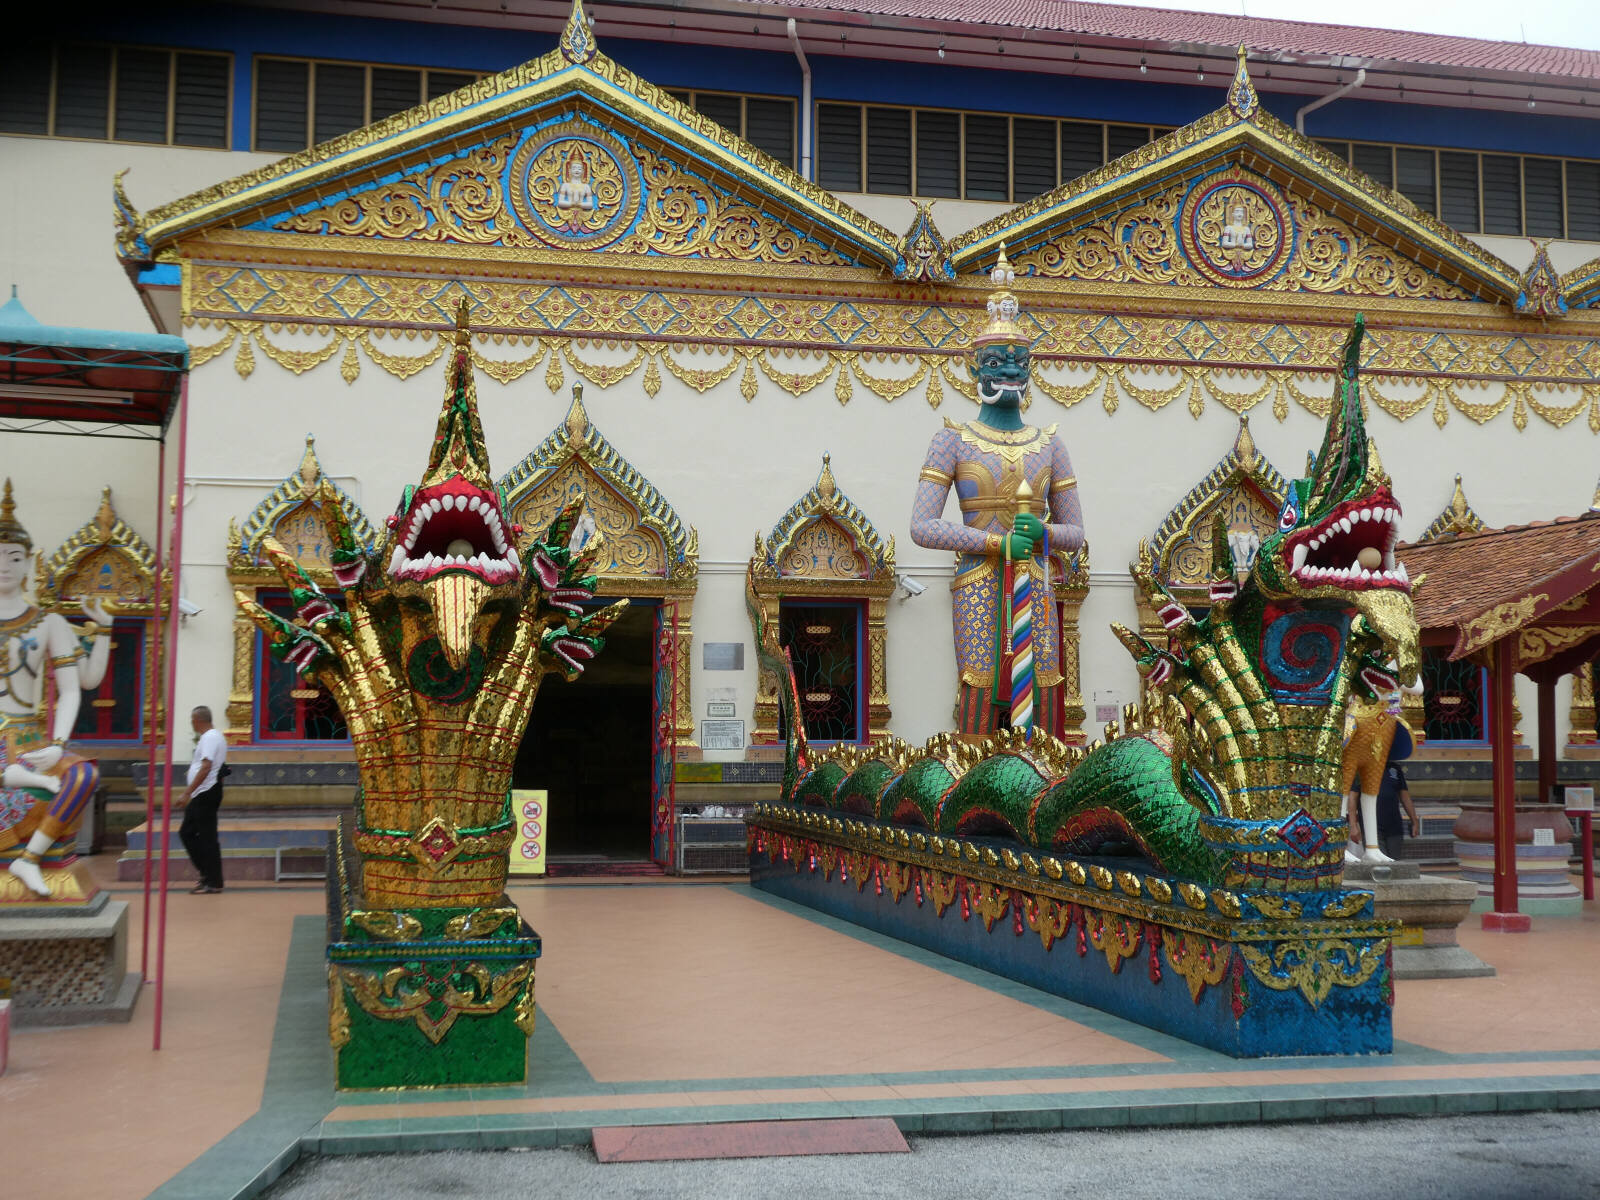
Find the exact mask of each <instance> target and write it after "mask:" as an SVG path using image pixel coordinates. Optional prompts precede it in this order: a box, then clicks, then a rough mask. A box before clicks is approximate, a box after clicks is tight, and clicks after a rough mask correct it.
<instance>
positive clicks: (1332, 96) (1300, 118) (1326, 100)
mask: <svg viewBox="0 0 1600 1200" xmlns="http://www.w3.org/2000/svg"><path fill="white" fill-rule="evenodd" d="M1366 81H1367V69H1366V68H1365V67H1362V68H1361V69H1360V70H1359V71H1357V72H1356V77H1355V78H1354V79H1352V80H1351V81H1350V82H1349V83H1347V84H1345V85H1344V86H1343V87H1342V88H1339V89H1338V90H1337V91H1333V92H1329V93H1328V94H1327V95H1326V96H1324V97H1322V99H1320V100H1313V101H1312V102H1311V103H1310V104H1308V105H1306V106H1305V107H1304V108H1302V109H1301V110H1300V111H1299V112H1297V113H1295V114H1294V131H1295V132H1296V133H1304V132H1305V131H1306V114H1307V113H1309V112H1316V111H1317V109H1319V108H1321V107H1322V106H1323V105H1324V104H1332V103H1333V102H1334V101H1335V100H1337V99H1339V97H1341V96H1348V95H1349V94H1350V93H1351V92H1353V91H1355V90H1356V89H1357V88H1358V87H1360V86H1361V85H1362V84H1363V83H1365V82H1366Z"/></svg>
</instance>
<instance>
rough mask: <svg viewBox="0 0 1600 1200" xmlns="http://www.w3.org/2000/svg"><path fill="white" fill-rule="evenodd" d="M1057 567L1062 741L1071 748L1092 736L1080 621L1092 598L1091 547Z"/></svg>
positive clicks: (1081, 548)
mask: <svg viewBox="0 0 1600 1200" xmlns="http://www.w3.org/2000/svg"><path fill="white" fill-rule="evenodd" d="M1056 565H1057V566H1058V567H1059V568H1060V572H1061V573H1060V575H1059V576H1057V577H1056V578H1055V579H1054V580H1053V582H1052V590H1053V591H1054V592H1055V597H1056V606H1057V608H1058V609H1059V610H1060V617H1061V740H1062V741H1064V742H1066V743H1067V745H1069V746H1083V745H1086V744H1087V743H1088V741H1089V735H1088V734H1087V733H1085V732H1084V728H1083V726H1084V722H1085V721H1086V720H1087V719H1088V711H1087V709H1086V708H1085V705H1084V702H1083V672H1082V668H1081V666H1080V661H1079V660H1080V654H1081V649H1082V645H1083V633H1082V630H1081V627H1080V624H1079V621H1080V616H1081V614H1082V612H1083V602H1084V601H1085V600H1087V599H1088V598H1089V543H1088V542H1084V543H1083V545H1081V546H1079V547H1078V548H1077V549H1076V550H1074V551H1073V552H1072V553H1071V554H1058V555H1056Z"/></svg>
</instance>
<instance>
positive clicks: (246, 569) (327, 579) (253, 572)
mask: <svg viewBox="0 0 1600 1200" xmlns="http://www.w3.org/2000/svg"><path fill="white" fill-rule="evenodd" d="M322 481H323V473H322V463H321V462H320V461H319V460H318V458H317V448H316V439H315V438H314V437H313V436H312V435H311V434H307V435H306V449H305V453H304V454H303V455H302V456H301V458H300V465H299V466H298V467H296V468H295V469H294V470H293V471H292V472H290V473H289V474H288V475H287V476H285V477H284V480H283V482H282V483H280V484H279V485H278V486H277V487H276V488H274V489H273V490H272V492H271V493H270V494H269V495H268V496H267V498H266V499H264V500H263V501H261V503H260V504H258V505H256V506H255V509H254V510H253V511H252V512H251V513H250V515H249V516H248V517H247V518H245V523H244V528H243V529H240V528H239V523H238V522H237V521H233V520H230V521H229V522H228V578H229V579H230V580H232V581H233V582H234V583H236V584H251V583H258V582H266V583H269V584H271V583H274V582H275V581H276V580H277V579H278V576H277V574H276V573H275V572H274V571H273V570H272V568H271V567H270V566H268V565H266V564H265V563H264V562H263V560H262V556H261V543H262V542H263V541H264V540H265V539H266V538H268V537H275V538H277V539H278V541H280V542H282V543H283V544H284V546H286V547H287V548H288V549H289V552H290V553H291V554H294V555H295V559H296V561H297V562H299V564H300V566H301V567H303V568H304V569H305V570H306V572H307V573H308V574H309V575H310V576H311V577H312V578H313V579H315V580H316V581H317V582H318V583H320V584H323V585H324V586H327V585H330V584H332V583H333V572H332V569H331V567H330V565H329V557H328V556H329V554H330V552H331V551H330V550H329V548H328V545H327V536H328V535H327V530H326V528H325V527H324V525H323V524H322V518H321V515H320V512H321V508H322V499H321V498H320V496H319V495H318V492H319V489H320V487H321V484H322ZM328 482H329V483H330V484H332V486H333V491H334V494H335V495H336V496H337V497H338V499H339V507H340V508H341V509H343V511H344V515H345V519H346V520H347V521H349V523H350V529H351V531H352V532H353V533H354V534H355V536H356V539H357V540H358V541H359V542H360V543H361V545H362V546H363V547H364V548H365V550H366V551H367V552H369V553H370V551H371V549H372V547H373V546H374V545H375V544H376V542H377V534H376V532H375V531H374V530H373V528H372V525H371V523H370V522H369V521H368V520H367V515H366V513H364V512H363V511H362V510H361V506H360V505H358V504H357V503H356V502H355V501H354V500H352V499H351V498H350V496H349V495H348V494H347V493H346V492H345V491H344V489H343V488H341V487H339V486H338V484H334V483H333V481H332V480H329V481H328Z"/></svg>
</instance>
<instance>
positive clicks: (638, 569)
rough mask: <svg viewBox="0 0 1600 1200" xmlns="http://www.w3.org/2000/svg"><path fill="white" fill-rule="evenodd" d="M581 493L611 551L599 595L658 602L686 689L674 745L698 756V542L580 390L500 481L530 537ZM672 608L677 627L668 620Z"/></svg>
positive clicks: (601, 571) (604, 559) (602, 567)
mask: <svg viewBox="0 0 1600 1200" xmlns="http://www.w3.org/2000/svg"><path fill="white" fill-rule="evenodd" d="M579 490H581V491H582V492H583V493H584V495H585V496H587V497H588V499H589V507H588V515H589V516H590V517H591V518H592V519H594V521H595V524H596V528H597V531H598V532H599V533H601V534H603V535H604V537H605V539H606V548H607V550H608V551H609V554H602V555H601V558H600V560H599V561H598V562H597V564H596V569H595V574H596V576H597V579H598V584H597V586H596V588H595V594H596V595H599V596H631V597H640V598H645V597H650V598H657V599H659V600H660V601H661V603H662V605H663V612H662V622H661V624H662V628H663V630H664V635H663V636H665V637H667V638H669V639H672V641H673V643H674V644H673V647H672V650H671V653H672V654H673V655H674V657H675V660H676V663H677V672H678V678H679V679H680V680H682V681H684V685H683V686H682V687H681V688H680V689H679V692H678V697H677V704H676V706H675V712H674V715H673V727H674V730H673V731H674V737H675V741H676V745H677V747H678V749H679V750H680V751H681V750H693V749H695V748H696V747H697V743H696V742H695V724H694V706H693V704H692V702H691V700H690V695H689V692H690V689H689V687H688V680H689V678H690V667H691V660H690V649H691V648H692V646H693V644H694V630H693V616H694V597H695V592H696V591H697V590H698V588H699V586H700V534H699V532H698V531H696V530H695V528H694V527H693V526H692V525H691V526H687V527H686V526H685V525H684V524H683V522H682V521H681V520H680V519H679V518H678V514H677V511H676V510H675V509H674V508H673V507H672V505H671V504H669V503H668V502H667V500H666V497H664V496H663V495H662V494H661V493H660V492H659V491H657V490H656V487H655V485H654V484H652V483H651V482H650V481H649V480H648V479H646V478H645V477H644V476H643V475H642V474H640V473H639V471H638V470H637V469H635V468H634V466H633V464H631V463H630V462H629V461H628V460H627V459H626V458H624V457H623V456H622V454H621V452H620V451H618V450H617V448H616V447H615V446H613V445H612V444H611V443H610V442H609V441H607V440H606V437H605V435H604V434H602V433H601V432H600V429H599V427H598V426H596V425H595V424H594V422H593V421H591V420H590V419H589V414H588V411H587V410H586V409H585V408H584V406H583V385H582V384H581V383H577V384H573V386H572V404H571V406H570V407H569V408H568V409H567V415H566V417H565V419H564V420H563V421H562V422H561V424H559V425H557V426H556V427H555V428H554V429H553V430H551V431H550V434H549V435H548V436H547V437H546V438H545V439H544V441H542V442H540V443H539V445H538V447H537V448H535V449H534V451H533V452H532V453H531V454H529V455H528V456H527V457H526V458H524V459H523V460H522V461H521V462H519V463H518V464H517V465H516V466H514V467H512V468H511V470H510V471H508V472H507V473H506V475H505V476H504V477H503V478H502V479H501V480H500V493H501V504H502V507H503V508H504V510H505V512H506V515H507V516H508V517H509V518H510V519H511V520H512V521H514V522H516V523H518V524H520V525H522V527H523V528H524V530H527V531H530V532H531V531H536V530H542V529H544V528H546V527H547V526H548V525H549V524H550V521H551V520H552V518H554V517H555V515H556V513H558V512H559V511H560V510H561V509H562V507H564V506H565V505H566V504H567V503H569V502H570V501H571V500H572V498H573V497H574V496H575V495H576V494H577V493H578V491H579ZM672 606H676V609H675V611H676V620H675V621H674V620H673V619H672V618H671V617H670V616H669V615H668V613H669V612H670V611H672Z"/></svg>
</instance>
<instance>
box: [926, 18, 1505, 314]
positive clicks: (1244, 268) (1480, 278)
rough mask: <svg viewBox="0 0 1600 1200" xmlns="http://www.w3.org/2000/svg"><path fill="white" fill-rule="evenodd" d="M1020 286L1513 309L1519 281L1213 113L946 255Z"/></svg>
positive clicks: (1288, 133)
mask: <svg viewBox="0 0 1600 1200" xmlns="http://www.w3.org/2000/svg"><path fill="white" fill-rule="evenodd" d="M1002 242H1003V243H1005V245H1006V246H1008V247H1009V254H1010V257H1011V260H1012V263H1013V264H1014V266H1015V268H1016V272H1017V275H1018V277H1019V278H1021V277H1023V276H1025V275H1027V276H1048V277H1055V278H1062V279H1074V280H1083V281H1093V282H1118V283H1162V284H1172V283H1184V284H1210V285H1214V286H1220V287H1231V288H1252V289H1254V288H1273V289H1278V290H1293V291H1314V292H1337V293H1342V294H1348V295H1384V296H1389V295H1403V296H1415V297H1419V298H1435V299H1473V298H1478V299H1483V300H1489V301H1505V302H1508V303H1509V302H1514V301H1515V299H1516V297H1517V294H1518V291H1519V279H1518V272H1517V271H1515V270H1514V269H1513V268H1512V267H1511V266H1509V265H1508V264H1507V263H1505V262H1503V261H1501V260H1500V259H1499V258H1496V257H1495V256H1494V255H1492V254H1490V253H1489V252H1488V251H1486V250H1484V249H1483V248H1482V247H1480V246H1478V245H1477V244H1476V243H1475V242H1472V241H1470V240H1469V239H1467V238H1465V237H1463V236H1462V235H1461V234H1459V233H1457V232H1456V231H1455V230H1453V229H1451V228H1450V227H1449V226H1448V225H1445V224H1444V223H1443V222H1442V221H1439V220H1438V219H1436V218H1434V217H1431V216H1429V215H1427V214H1426V213H1423V212H1420V211H1419V210H1418V209H1417V207H1416V206H1415V205H1414V204H1412V203H1411V201H1409V200H1407V199H1406V198H1405V197H1404V196H1402V195H1400V193H1398V192H1396V191H1394V190H1392V189H1390V188H1386V187H1384V186H1383V185H1382V184H1380V183H1378V182H1377V181H1376V180H1374V179H1372V178H1371V177H1369V176H1368V175H1366V174H1364V173H1362V172H1361V171H1358V170H1356V169H1355V168H1354V167H1352V166H1350V165H1349V164H1348V163H1346V162H1345V161H1344V160H1343V159H1341V158H1339V157H1338V156H1337V155H1335V154H1333V153H1332V152H1331V151H1329V150H1327V149H1325V148H1324V147H1322V146H1320V145H1318V144H1317V143H1316V142H1313V141H1312V140H1311V139H1309V138H1307V137H1305V136H1303V135H1301V134H1299V133H1296V132H1295V131H1294V130H1293V129H1291V128H1290V127H1289V126H1287V125H1285V124H1284V123H1283V122H1282V121H1279V120H1278V119H1277V118H1276V117H1274V116H1272V115H1271V114H1270V113H1268V112H1267V111H1266V110H1265V109H1263V108H1262V107H1261V105H1260V103H1259V101H1258V99H1257V97H1256V94H1255V88H1254V85H1253V84H1252V83H1251V82H1250V74H1249V70H1248V68H1247V66H1246V63H1245V56H1244V51H1243V49H1241V50H1240V53H1239V64H1238V69H1237V71H1236V72H1235V75H1234V80H1233V83H1232V85H1231V86H1230V88H1229V90H1228V100H1227V103H1226V104H1224V105H1223V107H1221V108H1219V109H1217V110H1216V111H1215V112H1213V113H1210V114H1208V115H1206V116H1204V117H1201V118H1200V119H1199V120H1198V121H1195V122H1193V123H1191V124H1189V125H1186V126H1184V127H1182V128H1181V129H1177V130H1174V131H1173V132H1172V133H1170V134H1167V135H1166V136H1165V137H1162V138H1158V139H1157V140H1156V141H1154V142H1151V143H1150V144H1149V145H1146V146H1143V147H1141V148H1139V149H1138V150H1136V151H1134V152H1133V153H1131V154H1128V155H1124V156H1123V157H1122V158H1119V159H1117V160H1116V161H1115V162H1112V163H1108V164H1107V165H1106V166H1104V167H1102V168H1100V169H1099V170H1098V171H1092V172H1090V173H1089V174H1087V175H1083V176H1080V177H1079V178H1078V179H1075V180H1073V181H1071V182H1069V183H1066V184H1063V185H1062V186H1061V187H1059V188H1056V189H1055V190H1054V191H1052V192H1047V193H1045V194H1044V195H1043V196H1040V197H1038V198H1036V199H1034V200H1032V201H1030V202H1029V203H1027V204H1024V205H1021V206H1020V207H1018V208H1015V209H1013V210H1012V211H1010V212H1008V213H1004V214H1002V215H1001V216H998V217H996V218H994V219H993V220H991V221H987V222H985V223H984V224H982V225H980V226H978V227H977V228H976V229H973V230H971V231H969V232H968V233H965V234H963V235H962V236H960V237H958V238H955V239H953V240H952V242H951V243H950V258H951V261H952V263H953V264H954V266H955V268H956V270H957V271H966V270H971V269H975V268H981V267H983V266H984V265H986V264H987V263H988V262H990V261H991V260H992V259H993V258H994V256H995V254H996V253H997V251H998V249H999V246H1000V244H1001V243H1002Z"/></svg>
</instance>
